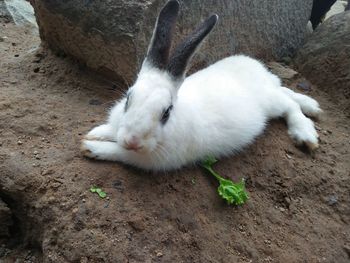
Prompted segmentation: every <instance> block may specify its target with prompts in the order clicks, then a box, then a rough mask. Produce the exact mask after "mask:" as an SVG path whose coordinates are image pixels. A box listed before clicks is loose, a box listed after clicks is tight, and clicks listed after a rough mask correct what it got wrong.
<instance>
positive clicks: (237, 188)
mask: <svg viewBox="0 0 350 263" xmlns="http://www.w3.org/2000/svg"><path fill="white" fill-rule="evenodd" d="M216 162H217V160H216V159H215V157H213V156H210V157H208V158H207V159H206V160H205V161H203V162H202V166H203V167H204V168H205V169H206V170H208V171H209V172H210V173H211V174H212V175H213V176H214V177H215V178H216V179H217V180H218V181H219V183H220V185H219V187H218V193H219V195H220V196H221V197H222V198H223V199H225V200H226V201H227V203H229V204H234V205H242V204H244V203H245V202H246V201H247V200H248V198H249V197H248V193H247V191H246V189H245V184H244V179H242V180H241V181H240V182H239V183H234V182H232V181H231V180H227V179H225V178H223V177H221V176H220V175H219V174H217V173H216V172H215V171H214V170H213V168H212V165H213V164H215V163H216Z"/></svg>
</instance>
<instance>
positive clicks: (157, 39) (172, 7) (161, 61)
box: [146, 0, 180, 69]
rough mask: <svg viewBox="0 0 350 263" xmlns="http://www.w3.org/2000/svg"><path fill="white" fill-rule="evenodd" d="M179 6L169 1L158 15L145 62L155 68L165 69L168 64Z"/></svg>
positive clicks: (174, 1) (175, 1)
mask: <svg viewBox="0 0 350 263" xmlns="http://www.w3.org/2000/svg"><path fill="white" fill-rule="evenodd" d="M179 6H180V5H179V2H178V1H177V0H171V1H169V2H168V3H166V5H165V6H164V7H163V8H162V10H161V11H160V13H159V16H158V19H157V22H156V26H155V28H154V31H153V36H152V40H151V44H150V46H149V48H148V52H147V57H146V60H147V62H149V63H151V64H152V66H154V67H156V68H159V69H165V68H166V65H167V63H168V59H169V52H170V48H171V40H172V36H173V31H174V29H175V23H176V18H177V16H178V14H179Z"/></svg>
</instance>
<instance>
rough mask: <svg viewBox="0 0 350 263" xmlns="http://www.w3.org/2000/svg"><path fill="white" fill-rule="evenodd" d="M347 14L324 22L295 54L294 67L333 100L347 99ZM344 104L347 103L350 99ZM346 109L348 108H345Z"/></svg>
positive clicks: (349, 92)
mask: <svg viewBox="0 0 350 263" xmlns="http://www.w3.org/2000/svg"><path fill="white" fill-rule="evenodd" d="M349 43H350V12H349V11H347V12H343V13H341V14H338V15H335V16H333V17H331V18H329V19H328V20H327V21H325V22H324V23H323V24H322V25H321V26H319V28H318V29H317V30H316V31H315V32H314V33H313V34H312V35H311V37H310V39H309V40H308V41H307V43H306V44H305V45H304V46H303V47H302V48H301V50H300V51H299V52H298V55H297V57H296V59H295V64H296V67H297V68H298V70H299V72H301V73H303V74H304V75H305V76H306V77H307V78H308V79H310V80H311V81H312V82H313V83H315V84H317V85H318V86H319V88H320V89H322V90H325V91H327V92H328V93H329V94H330V95H331V96H330V97H331V98H332V99H334V100H340V99H343V98H344V97H345V98H348V99H349V98H350V45H349ZM347 101H348V105H349V104H350V100H347ZM349 106H350V105H349Z"/></svg>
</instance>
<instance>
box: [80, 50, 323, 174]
mask: <svg viewBox="0 0 350 263" xmlns="http://www.w3.org/2000/svg"><path fill="white" fill-rule="evenodd" d="M179 85H180V87H178V86H179ZM130 90H131V91H132V94H133V95H132V97H131V99H130V108H129V109H128V110H127V112H124V105H125V99H122V100H121V101H120V102H117V103H116V105H115V106H114V107H113V108H112V110H111V112H110V115H109V119H108V121H107V123H106V124H104V125H101V126H99V127H96V128H94V129H93V130H91V131H90V132H89V133H88V135H87V137H86V139H85V140H84V141H83V142H82V148H83V150H84V154H85V155H86V156H88V157H92V158H96V159H102V160H111V161H121V162H123V163H127V164H131V165H134V166H137V167H140V168H143V169H146V170H171V169H177V168H180V167H182V166H184V165H186V164H191V163H194V162H196V161H198V160H202V159H203V158H205V157H207V156H208V155H214V156H216V157H221V156H227V155H230V154H232V153H235V152H237V151H239V150H241V149H242V148H243V147H244V146H246V145H248V144H250V143H252V142H253V141H254V139H255V138H256V137H257V136H258V135H259V134H261V133H262V132H263V130H264V128H265V126H266V123H267V121H268V120H269V119H272V118H277V117H285V118H286V120H287V124H288V132H289V134H290V136H291V137H292V138H293V139H294V140H295V141H296V143H298V144H301V143H306V144H307V145H308V146H309V147H311V148H315V147H317V142H318V139H317V138H318V136H317V133H316V130H315V128H314V125H313V122H312V121H311V120H310V119H308V118H307V117H306V116H305V115H304V114H303V112H304V113H305V114H308V115H311V116H315V115H317V114H319V113H320V112H321V110H320V108H319V105H318V103H317V102H316V101H315V100H313V99H311V98H309V97H307V96H305V95H301V94H298V93H295V92H293V91H291V90H289V89H287V88H285V87H281V82H280V80H279V78H278V77H276V76H275V75H273V74H272V73H270V72H269V71H268V70H267V69H266V68H265V67H264V66H263V65H262V64H261V63H260V62H258V61H257V60H254V59H252V58H249V57H247V56H243V55H239V56H232V57H228V58H225V59H223V60H221V61H219V62H217V63H215V64H213V65H211V66H209V67H208V68H206V69H203V70H201V71H199V72H197V73H195V74H193V75H191V76H190V77H188V78H186V79H185V80H184V82H183V83H182V85H181V83H174V82H173V80H172V79H171V77H170V76H169V75H168V73H166V72H163V71H160V70H157V69H154V68H152V67H150V66H149V65H148V64H147V63H145V64H144V65H143V69H142V71H141V72H140V75H139V77H138V79H137V81H136V83H135V85H134V86H133V87H131V88H130ZM171 101H173V106H174V108H173V110H172V112H171V114H170V118H169V121H168V122H167V123H166V124H165V125H164V126H163V125H162V124H161V123H160V122H159V119H160V116H161V115H160V114H161V112H162V110H163V109H164V108H166V107H167V106H168V105H169V103H170V102H171ZM132 135H135V136H137V137H139V138H142V145H143V149H141V150H140V151H138V152H136V151H132V150H126V149H125V148H124V147H123V140H126V139H127V138H128V136H132Z"/></svg>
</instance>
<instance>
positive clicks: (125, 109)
mask: <svg viewBox="0 0 350 263" xmlns="http://www.w3.org/2000/svg"><path fill="white" fill-rule="evenodd" d="M129 98H130V94H128V95H127V97H126V102H125V106H124V111H125V112H126V111H127V110H128V107H129Z"/></svg>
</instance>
